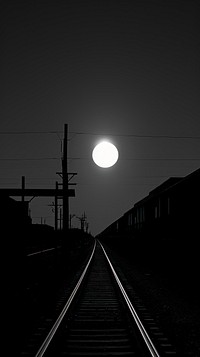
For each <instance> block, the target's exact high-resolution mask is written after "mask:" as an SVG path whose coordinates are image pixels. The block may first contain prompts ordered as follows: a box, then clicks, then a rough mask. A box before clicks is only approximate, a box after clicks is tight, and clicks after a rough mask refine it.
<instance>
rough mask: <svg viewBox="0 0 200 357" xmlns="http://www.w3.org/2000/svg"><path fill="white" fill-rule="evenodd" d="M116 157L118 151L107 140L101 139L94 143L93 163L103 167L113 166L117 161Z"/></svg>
mask: <svg viewBox="0 0 200 357" xmlns="http://www.w3.org/2000/svg"><path fill="white" fill-rule="evenodd" d="M118 157H119V153H118V150H117V148H116V146H115V145H113V144H111V143H110V142H108V141H102V142H101V143H99V144H98V145H96V146H95V148H94V150H93V152H92V158H93V160H94V162H95V164H96V165H98V166H100V167H104V168H107V167H111V166H113V165H114V164H115V163H116V162H117V160H118Z"/></svg>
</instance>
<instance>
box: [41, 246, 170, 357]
mask: <svg viewBox="0 0 200 357" xmlns="http://www.w3.org/2000/svg"><path fill="white" fill-rule="evenodd" d="M146 320H149V319H148V318H146ZM156 333H158V335H159V331H156ZM165 352H166V353H162V356H165V355H166V356H167V355H174V354H175V353H174V352H173V351H172V350H167V349H166V351H165ZM42 356H45V357H52V356H56V357H59V356H94V357H95V356H124V357H125V356H137V357H141V356H145V357H148V356H153V357H158V356H161V354H160V352H158V350H157V348H156V347H155V346H154V343H153V342H152V340H151V338H150V337H149V334H148V333H147V331H146V329H145V327H144V325H143V324H142V322H141V320H140V318H139V316H138V314H137V313H136V311H135V308H134V307H133V305H132V303H131V301H130V300H129V298H128V296H127V293H126V291H125V290H124V288H123V286H122V283H121V281H120V279H119V278H118V276H117V274H116V272H115V270H114V268H113V266H112V264H111V262H110V260H109V258H108V256H107V254H106V252H105V250H104V248H103V247H102V245H101V244H100V243H99V242H97V243H95V246H94V249H93V252H92V254H91V256H90V259H89V261H88V263H87V265H86V267H85V269H84V271H83V273H82V275H81V277H80V279H79V281H78V283H77V285H76V286H75V288H74V290H73V292H72V293H71V295H70V297H69V299H68V300H67V302H66V304H65V305H64V308H63V310H62V311H61V313H60V315H59V317H58V318H57V320H56V322H55V323H54V325H53V327H52V328H51V330H50V332H49V333H48V335H47V337H46V338H45V340H44V341H43V343H42V344H41V346H40V348H39V349H38V351H37V353H36V354H35V357H42Z"/></svg>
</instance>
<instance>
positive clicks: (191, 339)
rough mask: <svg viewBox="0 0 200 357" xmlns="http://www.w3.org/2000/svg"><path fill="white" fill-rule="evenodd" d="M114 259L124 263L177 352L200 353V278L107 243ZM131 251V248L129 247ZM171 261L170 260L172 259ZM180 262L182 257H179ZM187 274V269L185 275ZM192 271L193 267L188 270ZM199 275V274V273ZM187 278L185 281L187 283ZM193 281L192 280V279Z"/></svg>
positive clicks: (147, 305)
mask: <svg viewBox="0 0 200 357" xmlns="http://www.w3.org/2000/svg"><path fill="white" fill-rule="evenodd" d="M107 249H108V251H110V252H112V256H113V257H114V261H116V263H119V266H120V267H123V268H122V270H123V274H124V275H125V277H126V279H127V280H128V282H129V284H130V285H131V286H132V287H133V289H135V290H136V292H137V293H138V295H139V296H140V297H141V298H142V300H143V302H144V304H145V306H146V307H147V308H148V310H149V311H150V313H151V314H152V316H155V317H156V319H157V320H159V324H160V326H161V327H162V330H163V331H164V332H165V333H166V336H168V337H169V339H170V341H171V342H172V344H173V346H174V347H175V349H176V352H177V356H192V357H199V356H200V303H199V301H200V294H199V289H198V280H196V279H193V277H191V280H190V278H189V277H188V276H185V279H184V276H182V278H181V279H180V281H179V279H178V276H177V275H176V274H174V276H173V277H172V272H171V271H170V270H169V272H168V273H167V271H166V270H165V271H163V270H162V269H160V267H159V266H155V265H153V266H152V265H151V264H150V265H149V266H148V265H145V266H144V265H143V264H142V263H141V264H138V261H137V262H136V261H135V260H134V259H133V257H132V256H131V254H127V252H125V251H124V250H123V249H122V250H120V251H119V250H118V249H117V248H116V247H114V246H112V247H109V248H108V247H107ZM129 253H130V251H129ZM169 263H170V260H169ZM177 264H178V261H177ZM184 274H186V272H185V271H183V275H184ZM188 274H191V271H188ZM195 277H196V274H195ZM184 281H185V284H184ZM188 281H190V282H191V284H189V283H188Z"/></svg>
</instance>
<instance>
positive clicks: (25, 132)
mask: <svg viewBox="0 0 200 357" xmlns="http://www.w3.org/2000/svg"><path fill="white" fill-rule="evenodd" d="M32 134H33V135H34V134H36V135H38V134H56V135H58V134H63V132H62V131H59V130H56V131H0V135H32ZM69 134H73V135H94V136H100V135H101V136H106V135H110V136H120V137H130V138H153V139H195V140H196V139H198V140H199V139H200V136H193V135H145V134H126V133H124V134H117V133H94V132H86V131H70V132H69Z"/></svg>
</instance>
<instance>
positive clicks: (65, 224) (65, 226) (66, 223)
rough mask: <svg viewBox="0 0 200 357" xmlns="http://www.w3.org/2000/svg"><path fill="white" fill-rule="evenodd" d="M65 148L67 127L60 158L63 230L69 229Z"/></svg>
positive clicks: (66, 126)
mask: <svg viewBox="0 0 200 357" xmlns="http://www.w3.org/2000/svg"><path fill="white" fill-rule="evenodd" d="M67 146H68V125H67V124H65V126H64V143H63V158H62V179H63V230H64V231H65V232H66V231H68V229H69V197H68V167H67V154H68V153H67V151H68V150H67V149H68V148H67Z"/></svg>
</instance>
